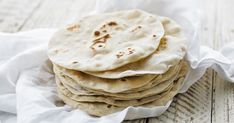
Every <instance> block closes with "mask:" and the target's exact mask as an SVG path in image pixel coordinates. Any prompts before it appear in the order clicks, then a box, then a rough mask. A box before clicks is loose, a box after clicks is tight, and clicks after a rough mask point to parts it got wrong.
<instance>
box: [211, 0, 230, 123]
mask: <svg viewBox="0 0 234 123" xmlns="http://www.w3.org/2000/svg"><path fill="white" fill-rule="evenodd" d="M233 6H234V1H231V0H216V9H217V12H216V13H215V16H216V22H215V24H216V25H217V26H216V29H215V31H214V36H215V40H214V48H215V49H217V50H218V49H220V48H221V47H222V46H223V45H225V44H227V43H228V42H231V41H234V16H232V15H233V13H234V8H233ZM213 78H214V81H213V108H212V122H213V123H234V84H233V83H231V82H228V81H225V80H223V79H222V78H220V77H219V76H218V75H217V73H215V72H214V75H213Z"/></svg>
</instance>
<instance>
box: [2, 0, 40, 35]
mask: <svg viewBox="0 0 234 123" xmlns="http://www.w3.org/2000/svg"><path fill="white" fill-rule="evenodd" d="M41 2H42V1H41V0H33V2H32V1H31V0H20V1H19V0H1V1H0V31H4V32H17V31H18V30H20V28H21V27H22V25H24V23H25V21H26V20H27V19H28V18H30V16H31V15H33V13H34V12H35V10H36V9H37V8H38V7H39V6H40V3H41Z"/></svg>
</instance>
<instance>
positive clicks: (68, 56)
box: [48, 10, 164, 72]
mask: <svg viewBox="0 0 234 123" xmlns="http://www.w3.org/2000/svg"><path fill="white" fill-rule="evenodd" d="M163 35H164V29H163V26H162V23H161V21H160V18H159V17H158V16H155V15H152V14H149V13H146V12H144V11H141V10H125V11H119V12H113V13H107V14H98V15H91V16H87V17H84V18H82V19H80V20H78V21H77V22H75V23H73V24H71V25H70V26H68V27H66V28H63V29H60V30H59V31H57V32H56V33H55V34H54V36H53V37H52V39H51V40H50V42H49V45H48V56H49V58H50V60H51V61H52V62H53V63H55V64H58V65H60V66H62V67H65V68H69V69H74V70H79V71H92V72H97V71H106V70H112V69H115V68H118V67H121V66H123V65H126V64H129V63H132V62H136V61H138V60H140V59H143V58H145V57H147V56H149V55H151V54H152V53H153V52H154V51H155V50H156V49H157V48H158V45H159V43H160V40H161V38H162V36H163Z"/></svg>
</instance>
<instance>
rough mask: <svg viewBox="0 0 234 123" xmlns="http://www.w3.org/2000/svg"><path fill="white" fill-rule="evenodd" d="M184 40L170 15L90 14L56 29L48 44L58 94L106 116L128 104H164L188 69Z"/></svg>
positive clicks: (88, 109)
mask: <svg viewBox="0 0 234 123" xmlns="http://www.w3.org/2000/svg"><path fill="white" fill-rule="evenodd" d="M186 50H187V44H186V38H185V36H184V35H183V33H182V31H181V28H180V26H179V25H178V24H176V23H175V22H174V21H173V20H171V19H169V18H167V17H161V16H157V15H153V14H150V13H147V12H144V11H142V10H125V11H118V12H113V13H105V14H98V15H91V16H87V17H84V18H82V19H80V20H77V21H76V22H75V23H73V24H71V25H68V26H67V27H65V28H62V29H60V30H59V31H57V32H56V33H55V34H54V36H53V37H52V39H51V40H50V42H49V45H48V56H49V58H50V60H51V61H52V63H53V70H54V73H55V79H56V84H57V91H58V96H59V97H60V98H61V99H62V100H63V101H64V102H65V103H66V104H67V105H70V106H71V107H73V108H79V109H81V110H83V111H85V112H87V113H88V114H90V115H94V116H104V115H108V114H111V113H114V112H118V111H121V110H124V109H125V108H126V107H128V106H134V107H137V106H140V107H147V108H151V107H156V106H163V105H166V104H167V102H169V101H170V100H172V98H173V97H174V96H175V95H176V94H177V93H178V91H179V89H180V88H181V86H182V85H183V80H184V78H185V76H186V74H187V71H188V65H187V62H186V61H185V60H184V56H185V53H186Z"/></svg>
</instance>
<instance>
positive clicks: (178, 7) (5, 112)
mask: <svg viewBox="0 0 234 123" xmlns="http://www.w3.org/2000/svg"><path fill="white" fill-rule="evenodd" d="M186 3H187V4H186ZM195 6H196V4H195V3H194V4H193V3H191V1H189V0H177V1H174V0H128V1H126V0H111V2H110V0H100V1H97V4H96V9H95V10H96V11H94V12H93V13H101V12H106V11H114V10H121V9H130V8H139V9H143V10H146V11H149V12H151V13H154V14H158V15H163V16H168V17H171V18H173V19H174V20H176V21H177V22H178V23H179V24H180V25H181V26H182V28H183V30H184V32H185V33H186V36H187V37H188V41H189V43H188V45H189V50H188V53H187V55H186V59H187V60H188V61H189V63H190V70H189V73H188V75H187V77H186V80H185V84H184V85H183V87H182V88H181V90H180V92H185V91H186V90H187V89H188V88H189V87H190V86H191V85H192V84H193V83H194V82H196V81H197V80H198V79H199V78H200V77H201V76H202V75H203V74H204V72H205V70H206V69H207V68H208V67H211V68H213V69H214V70H216V71H217V72H218V73H219V75H220V76H222V77H224V78H225V79H227V80H229V81H232V82H234V54H233V53H234V42H232V43H230V44H227V45H226V46H224V47H223V48H222V49H221V50H220V51H214V50H212V49H211V48H209V47H206V46H200V44H199V39H198V35H197V31H199V20H200V19H201V18H200V17H199V14H197V10H196V7H195ZM55 31H56V30H54V29H37V30H32V31H28V32H19V33H15V34H7V33H0V123H8V122H11V123H14V122H16V115H17V122H18V123H38V122H43V123H51V122H58V123H67V122H78V123H87V122H88V123H110V122H114V123H118V122H121V121H123V120H124V119H137V118H145V117H155V116H159V115H160V114H162V113H163V112H164V111H165V110H166V109H167V108H168V107H169V105H170V103H171V102H168V104H167V105H166V106H158V107H155V108H142V107H128V108H126V109H125V110H123V111H121V112H117V113H114V114H110V115H107V116H103V117H100V118H98V117H92V116H89V115H88V114H86V113H85V112H83V111H81V110H79V109H76V110H72V109H71V108H70V107H69V106H67V105H65V106H63V105H61V104H60V101H61V100H60V99H59V98H58V97H57V94H56V89H55V87H56V86H55V82H54V74H53V72H52V69H51V63H50V62H49V60H48V57H47V43H48V40H49V39H50V37H51V36H52V35H53V33H54V32H55Z"/></svg>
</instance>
